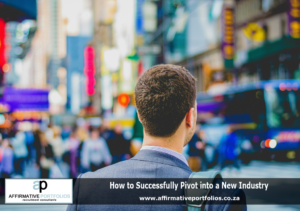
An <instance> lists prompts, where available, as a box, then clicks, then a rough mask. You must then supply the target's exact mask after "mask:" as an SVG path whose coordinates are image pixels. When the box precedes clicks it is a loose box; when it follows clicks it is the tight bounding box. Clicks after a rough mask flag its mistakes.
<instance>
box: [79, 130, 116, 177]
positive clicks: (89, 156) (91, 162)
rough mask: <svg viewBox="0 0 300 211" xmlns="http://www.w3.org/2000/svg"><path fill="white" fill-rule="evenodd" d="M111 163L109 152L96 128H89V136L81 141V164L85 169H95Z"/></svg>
mask: <svg viewBox="0 0 300 211" xmlns="http://www.w3.org/2000/svg"><path fill="white" fill-rule="evenodd" d="M110 163H111V154H110V151H109V149H108V147H107V144H106V142H105V140H104V139H103V138H102V137H100V134H99V130H98V129H97V128H91V129H90V138H88V139H87V140H85V141H84V142H83V146H82V151H81V164H82V166H83V167H84V168H85V169H91V170H92V171H96V170H97V169H99V168H102V167H104V166H108V165H109V164H110Z"/></svg>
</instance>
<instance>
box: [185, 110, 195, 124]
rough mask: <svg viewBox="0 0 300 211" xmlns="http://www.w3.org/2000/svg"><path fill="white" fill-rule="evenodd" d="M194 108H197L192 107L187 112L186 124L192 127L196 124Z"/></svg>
mask: <svg viewBox="0 0 300 211" xmlns="http://www.w3.org/2000/svg"><path fill="white" fill-rule="evenodd" d="M194 110H195V108H190V110H189V111H188V112H187V114H186V125H187V126H188V127H190V128H192V127H193V126H194V124H195V115H194V112H195V111H194Z"/></svg>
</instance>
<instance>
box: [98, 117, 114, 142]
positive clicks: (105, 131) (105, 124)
mask: <svg viewBox="0 0 300 211" xmlns="http://www.w3.org/2000/svg"><path fill="white" fill-rule="evenodd" d="M112 133H113V131H112V130H111V129H110V128H109V121H108V120H106V119H103V121H102V125H101V127H100V136H101V137H102V138H104V140H105V141H107V140H108V139H109V138H110V136H111V135H112Z"/></svg>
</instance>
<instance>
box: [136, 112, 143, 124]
mask: <svg viewBox="0 0 300 211" xmlns="http://www.w3.org/2000/svg"><path fill="white" fill-rule="evenodd" d="M136 112H137V115H138V118H139V121H140V123H142V121H141V117H140V114H139V112H138V110H136Z"/></svg>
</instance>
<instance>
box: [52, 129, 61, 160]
mask: <svg viewBox="0 0 300 211" xmlns="http://www.w3.org/2000/svg"><path fill="white" fill-rule="evenodd" d="M52 131H53V137H52V138H50V139H49V144H50V145H51V146H52V149H53V152H54V160H55V161H56V163H60V162H61V159H62V155H63V153H64V148H63V140H62V138H61V136H60V134H61V130H60V128H59V127H53V129H52Z"/></svg>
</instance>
